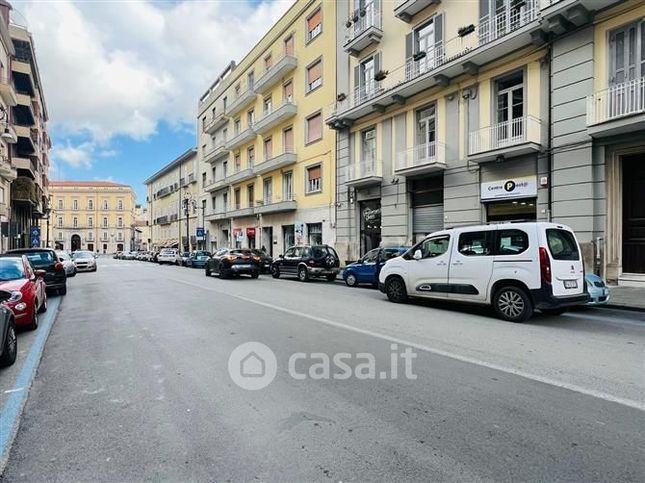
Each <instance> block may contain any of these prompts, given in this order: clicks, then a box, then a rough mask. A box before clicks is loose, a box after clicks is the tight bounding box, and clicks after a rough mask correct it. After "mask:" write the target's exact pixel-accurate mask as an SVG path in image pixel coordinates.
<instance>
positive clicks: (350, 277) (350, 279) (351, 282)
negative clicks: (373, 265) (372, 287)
mask: <svg viewBox="0 0 645 483" xmlns="http://www.w3.org/2000/svg"><path fill="white" fill-rule="evenodd" d="M345 283H346V284H347V286H348V287H356V286H357V285H358V280H357V278H356V275H354V274H353V273H348V274H347V278H346V279H345Z"/></svg>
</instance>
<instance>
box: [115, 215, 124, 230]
mask: <svg viewBox="0 0 645 483" xmlns="http://www.w3.org/2000/svg"><path fill="white" fill-rule="evenodd" d="M116 223H117V226H118V227H119V228H123V218H122V217H120V216H119V217H118V218H117V222H116Z"/></svg>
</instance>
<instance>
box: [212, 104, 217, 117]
mask: <svg viewBox="0 0 645 483" xmlns="http://www.w3.org/2000/svg"><path fill="white" fill-rule="evenodd" d="M215 116H217V106H213V109H211V119H215Z"/></svg>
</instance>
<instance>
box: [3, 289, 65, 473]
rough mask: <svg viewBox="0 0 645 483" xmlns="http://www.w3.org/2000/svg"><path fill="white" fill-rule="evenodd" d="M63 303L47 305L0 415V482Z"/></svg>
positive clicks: (54, 301) (56, 299) (59, 299)
mask: <svg viewBox="0 0 645 483" xmlns="http://www.w3.org/2000/svg"><path fill="white" fill-rule="evenodd" d="M60 303H61V297H60V296H59V297H56V298H55V299H52V300H51V301H48V305H49V306H48V307H47V312H45V314H44V317H43V319H44V320H43V321H42V322H41V324H40V325H39V326H38V329H37V330H38V335H37V336H36V338H35V340H34V342H33V344H32V346H31V348H30V349H29V353H28V354H27V357H26V358H25V360H24V362H23V366H22V368H21V369H20V372H19V373H18V377H17V378H16V381H15V382H14V387H13V389H12V391H13V392H12V393H11V395H10V396H9V398H8V399H7V401H6V402H5V404H4V407H3V408H2V411H0V478H1V476H2V474H3V473H4V470H5V467H6V466H7V463H8V461H9V453H10V452H11V446H12V445H13V440H14V439H15V437H16V434H17V433H18V427H19V425H20V417H21V416H22V411H23V409H24V408H25V403H26V402H27V397H28V396H29V391H30V389H31V385H32V383H33V382H34V378H35V376H36V372H37V370H38V366H39V365H40V359H41V358H42V355H43V351H44V349H45V343H46V342H47V339H48V338H49V334H50V332H51V329H52V327H53V326H54V322H55V321H56V319H57V316H58V312H59V308H60Z"/></svg>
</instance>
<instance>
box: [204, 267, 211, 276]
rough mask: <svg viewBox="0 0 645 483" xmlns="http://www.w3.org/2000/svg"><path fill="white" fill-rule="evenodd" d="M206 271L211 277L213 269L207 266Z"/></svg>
mask: <svg viewBox="0 0 645 483" xmlns="http://www.w3.org/2000/svg"><path fill="white" fill-rule="evenodd" d="M205 272H206V276H207V277H210V276H211V269H210V268H208V267H206V270H205Z"/></svg>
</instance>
